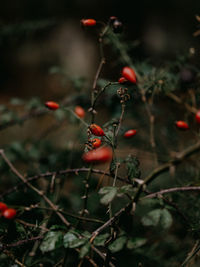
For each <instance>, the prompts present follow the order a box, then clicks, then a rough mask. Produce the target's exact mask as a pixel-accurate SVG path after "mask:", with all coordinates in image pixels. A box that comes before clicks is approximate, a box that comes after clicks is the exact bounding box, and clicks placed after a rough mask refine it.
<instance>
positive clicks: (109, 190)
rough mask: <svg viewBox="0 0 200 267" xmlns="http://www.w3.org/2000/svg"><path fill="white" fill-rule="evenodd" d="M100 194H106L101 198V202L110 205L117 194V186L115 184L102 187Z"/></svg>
mask: <svg viewBox="0 0 200 267" xmlns="http://www.w3.org/2000/svg"><path fill="white" fill-rule="evenodd" d="M99 194H101V195H104V196H103V197H102V198H101V200H100V202H101V204H103V205H108V204H109V203H110V202H111V201H112V200H113V199H114V197H115V196H116V194H117V187H114V186H105V187H102V188H101V189H100V190H99Z"/></svg>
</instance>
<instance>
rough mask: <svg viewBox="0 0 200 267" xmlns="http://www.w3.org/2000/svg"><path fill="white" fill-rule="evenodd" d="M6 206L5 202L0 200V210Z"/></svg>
mask: <svg viewBox="0 0 200 267" xmlns="http://www.w3.org/2000/svg"><path fill="white" fill-rule="evenodd" d="M7 208H8V207H7V205H6V204H5V203H3V202H0V212H3V211H4V210H6V209H7Z"/></svg>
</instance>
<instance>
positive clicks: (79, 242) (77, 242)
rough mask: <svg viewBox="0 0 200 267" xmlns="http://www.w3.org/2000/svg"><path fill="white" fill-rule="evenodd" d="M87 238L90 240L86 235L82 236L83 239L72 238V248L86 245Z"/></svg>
mask: <svg viewBox="0 0 200 267" xmlns="http://www.w3.org/2000/svg"><path fill="white" fill-rule="evenodd" d="M87 240H88V238H85V237H84V238H81V239H79V238H76V239H74V240H72V241H71V242H70V244H69V247H70V248H78V247H80V246H82V245H84V244H85V243H86V241H87Z"/></svg>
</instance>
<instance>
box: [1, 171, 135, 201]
mask: <svg viewBox="0 0 200 267" xmlns="http://www.w3.org/2000/svg"><path fill="white" fill-rule="evenodd" d="M89 169H90V168H77V169H66V170H60V171H54V172H46V173H41V174H38V175H34V176H31V177H28V178H27V179H26V182H32V181H35V180H37V179H40V178H45V177H52V176H55V175H56V176H57V175H65V174H68V173H75V174H78V173H79V172H88V171H89ZM91 172H93V173H95V174H104V175H106V176H109V177H112V178H113V176H112V175H111V174H110V173H109V172H105V171H101V170H98V169H92V170H91ZM116 179H117V180H119V181H121V182H124V183H127V184H131V182H130V181H128V180H127V179H125V178H123V177H120V176H117V177H116ZM23 185H24V182H21V183H19V184H17V185H16V186H14V187H12V188H10V189H9V190H7V191H4V193H2V194H1V195H0V199H2V198H4V196H6V195H8V194H10V193H12V192H14V191H17V190H18V188H20V187H21V186H23Z"/></svg>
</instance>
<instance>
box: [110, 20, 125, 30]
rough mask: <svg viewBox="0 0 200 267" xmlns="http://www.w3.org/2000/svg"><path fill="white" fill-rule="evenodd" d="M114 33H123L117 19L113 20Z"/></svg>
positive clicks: (121, 25)
mask: <svg viewBox="0 0 200 267" xmlns="http://www.w3.org/2000/svg"><path fill="white" fill-rule="evenodd" d="M112 28H113V32H114V33H121V32H122V31H123V24H122V22H121V21H119V20H118V19H115V20H114V21H113V23H112Z"/></svg>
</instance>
